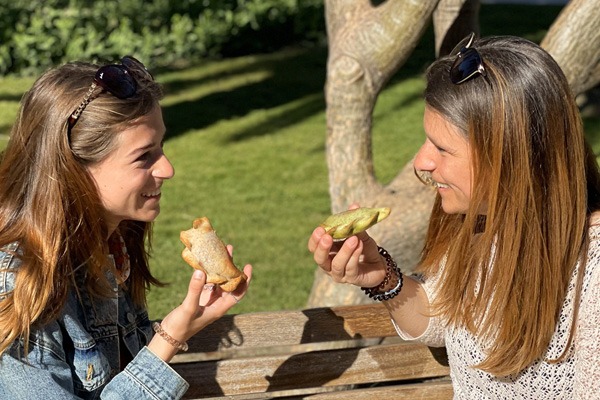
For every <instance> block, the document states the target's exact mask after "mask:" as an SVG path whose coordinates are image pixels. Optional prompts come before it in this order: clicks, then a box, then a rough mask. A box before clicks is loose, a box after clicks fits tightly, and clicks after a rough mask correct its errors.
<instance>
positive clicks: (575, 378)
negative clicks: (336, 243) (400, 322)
mask: <svg viewBox="0 0 600 400" xmlns="http://www.w3.org/2000/svg"><path fill="white" fill-rule="evenodd" d="M590 235H591V238H592V241H591V243H590V249H589V256H588V263H587V265H586V270H585V277H584V282H583V292H582V297H581V305H580V307H581V308H580V310H579V316H578V322H577V328H576V329H577V331H576V333H575V337H574V340H573V341H572V344H571V346H570V349H569V352H568V355H567V357H566V358H565V359H564V360H563V361H562V362H560V363H558V364H550V363H547V362H545V361H543V359H544V358H545V359H553V358H557V357H558V356H559V355H560V354H561V353H562V350H563V349H564V347H565V346H566V345H567V341H568V336H569V332H570V326H571V325H570V322H571V320H572V318H573V309H574V304H573V300H574V294H575V286H576V277H577V272H576V271H577V269H578V268H577V269H576V270H575V272H574V274H573V277H572V278H571V282H570V285H569V290H568V293H567V298H566V300H565V303H564V305H563V308H562V311H561V314H560V319H559V323H558V326H557V328H556V330H555V332H554V336H553V337H552V340H551V342H550V345H549V347H548V350H547V353H546V355H545V357H544V358H543V359H540V360H538V361H536V362H534V363H532V364H531V365H530V366H529V367H527V368H526V369H524V370H523V371H521V372H520V373H519V374H516V375H513V376H510V377H505V378H496V377H494V376H493V375H490V374H488V373H486V372H483V371H481V370H479V369H476V368H473V367H472V366H473V365H477V364H478V363H480V362H481V361H483V359H484V358H485V357H484V353H483V352H482V350H481V347H480V345H479V344H478V341H477V339H476V337H475V336H473V335H472V334H471V333H469V332H468V331H466V330H464V329H457V328H452V327H445V326H444V324H443V323H442V321H441V320H439V319H438V318H432V319H430V322H429V326H428V328H427V329H426V331H425V332H424V333H423V334H422V335H421V336H420V337H418V338H412V337H410V336H409V335H407V334H405V333H404V332H402V331H401V330H400V329H399V328H398V327H397V326H396V330H397V331H398V333H399V335H400V336H401V337H402V338H404V339H406V340H418V341H420V342H423V343H425V344H427V345H429V346H433V347H441V346H446V350H447V352H448V362H449V365H450V376H451V378H452V386H453V388H454V398H455V399H461V400H462V399H468V400H473V399H477V400H482V399H494V400H496V399H515V400H517V399H528V400H529V399H531V400H540V399H553V400H555V399H565V400H566V399H569V400H571V399H600V226H598V225H596V226H593V227H592V228H591V229H590ZM434 284H435V279H434V280H430V281H427V282H426V283H425V284H424V285H423V286H424V289H425V291H426V293H427V295H428V297H429V298H430V299H432V298H434V296H435V288H434Z"/></svg>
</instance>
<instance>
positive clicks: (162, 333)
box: [152, 322, 189, 351]
mask: <svg viewBox="0 0 600 400" xmlns="http://www.w3.org/2000/svg"><path fill="white" fill-rule="evenodd" d="M152 329H154V332H156V333H158V334H159V335H160V337H161V338H163V339H165V340H166V341H167V342H169V344H170V345H171V346H173V347H175V348H176V349H177V350H181V351H187V350H188V348H189V347H188V344H187V343H186V342H183V343H181V342H180V341H179V340H175V339H173V338H172V337H171V335H169V334H168V333H167V332H165V330H164V329H163V328H162V325H161V324H159V323H158V322H153V323H152Z"/></svg>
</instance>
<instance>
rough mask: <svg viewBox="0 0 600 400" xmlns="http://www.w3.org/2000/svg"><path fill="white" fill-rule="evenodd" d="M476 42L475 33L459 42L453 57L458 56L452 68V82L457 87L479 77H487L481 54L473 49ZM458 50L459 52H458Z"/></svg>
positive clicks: (453, 51)
mask: <svg viewBox="0 0 600 400" xmlns="http://www.w3.org/2000/svg"><path fill="white" fill-rule="evenodd" d="M473 40H475V33H471V34H470V35H469V36H467V37H466V38H464V39H463V40H461V41H460V42H458V44H457V45H456V47H455V48H454V50H452V52H451V53H450V54H451V55H453V54H456V60H454V63H453V64H452V68H450V80H451V81H452V83H454V84H455V85H460V84H461V83H464V82H466V81H468V80H469V79H471V78H473V77H475V76H477V75H478V74H479V75H482V76H485V68H484V66H483V59H482V58H481V54H479V52H478V51H477V50H476V49H475V48H473V47H471V45H472V44H473ZM456 50H458V52H456Z"/></svg>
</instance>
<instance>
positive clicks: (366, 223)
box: [319, 207, 391, 239]
mask: <svg viewBox="0 0 600 400" xmlns="http://www.w3.org/2000/svg"><path fill="white" fill-rule="evenodd" d="M390 212H391V209H390V208H389V207H380V208H369V207H361V208H357V209H354V210H348V211H342V212H341V213H337V214H333V215H330V216H329V217H327V219H326V220H325V221H323V222H322V223H321V224H320V225H319V226H321V227H323V228H325V231H326V232H327V233H328V234H329V235H331V237H332V238H334V239H345V238H348V237H350V236H352V235H356V234H357V233H359V232H362V231H365V230H367V229H368V228H370V227H372V226H373V225H375V224H376V223H378V222H381V221H383V220H384V219H386V218H387V216H388V215H390Z"/></svg>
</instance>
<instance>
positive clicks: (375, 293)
mask: <svg viewBox="0 0 600 400" xmlns="http://www.w3.org/2000/svg"><path fill="white" fill-rule="evenodd" d="M377 249H378V250H379V254H381V255H382V256H383V258H385V262H386V271H385V278H383V282H381V283H380V284H379V285H377V286H374V287H372V288H365V287H363V288H361V289H362V290H364V292H365V294H366V295H367V296H369V297H370V298H372V299H373V300H376V301H384V300H390V299H393V298H394V297H396V296H398V294H399V293H400V291H401V290H402V284H403V283H404V275H403V274H402V271H400V268H398V264H396V261H394V259H393V258H392V256H391V255H390V253H388V252H387V251H386V250H385V249H384V248H383V247H379V246H377ZM392 272H393V273H394V274H395V275H396V277H397V279H398V283H396V286H394V287H393V288H392V289H390V290H387V291H385V292H383V293H382V292H380V291H381V290H383V288H384V287H386V286H387V284H388V283H389V282H390V280H391V279H392Z"/></svg>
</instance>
